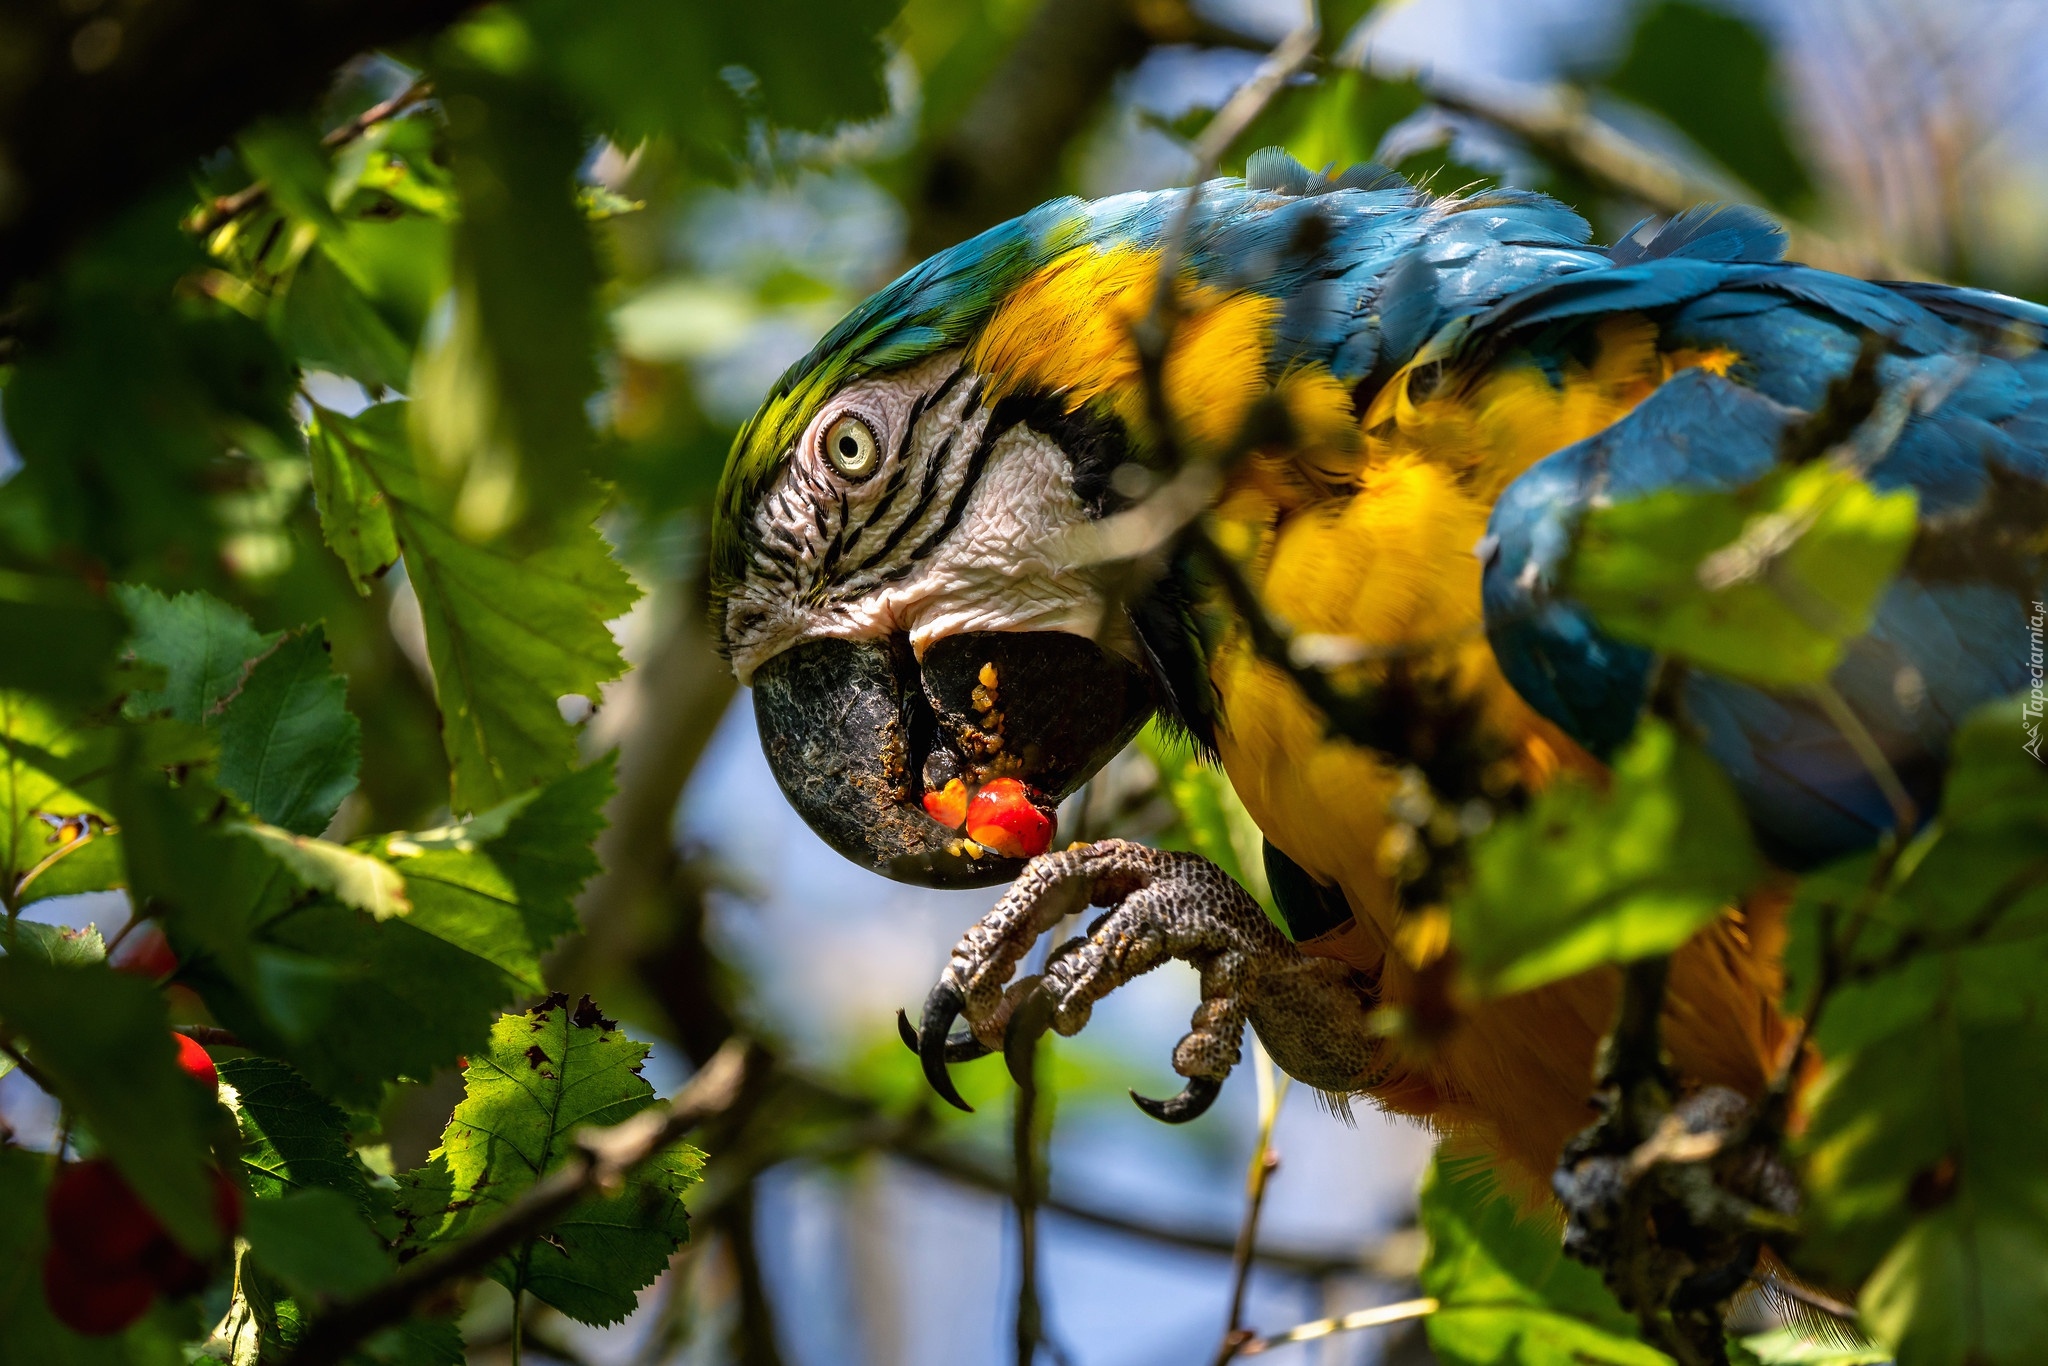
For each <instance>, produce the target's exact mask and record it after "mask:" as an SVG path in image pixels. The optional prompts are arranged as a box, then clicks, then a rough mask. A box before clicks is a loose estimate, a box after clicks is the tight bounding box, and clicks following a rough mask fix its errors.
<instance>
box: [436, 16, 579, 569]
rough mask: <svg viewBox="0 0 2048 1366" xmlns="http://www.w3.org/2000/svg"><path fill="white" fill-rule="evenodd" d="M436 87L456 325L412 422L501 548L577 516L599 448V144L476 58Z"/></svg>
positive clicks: (484, 534)
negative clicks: (591, 200) (594, 209)
mask: <svg viewBox="0 0 2048 1366" xmlns="http://www.w3.org/2000/svg"><path fill="white" fill-rule="evenodd" d="M514 22H516V21H514ZM435 80H436V85H437V88H438V89H439V92H440V94H441V97H442V101H443V106H444V108H446V110H447V111H448V138H449V153H450V164H451V167H452V169H453V171H454V174H455V183H456V187H457V189H458V190H459V191H460V192H461V196H462V205H463V213H462V219H461V221H460V223H459V224H458V225H457V226H456V232H455V287H454V291H453V296H452V299H451V304H452V309H453V311H452V316H451V324H450V325H449V326H448V327H447V328H446V329H445V330H442V331H441V333H440V335H439V336H438V337H435V336H433V335H432V334H431V333H430V336H429V340H428V343H427V345H426V346H425V347H424V348H423V349H422V351H421V354H420V357H419V360H418V362H417V365H416V367H415V369H414V372H413V377H412V380H411V382H410V384H409V385H408V388H409V391H410V392H411V394H412V396H413V400H414V402H413V405H412V407H411V410H410V414H411V422H412V429H413V436H414V441H415V443H416V445H417V447H418V449H419V451H420V453H421V455H422V456H423V459H422V460H421V462H420V464H419V467H418V472H419V474H420V475H421V476H422V477H423V478H424V479H426V480H427V481H429V482H430V483H432V484H434V485H437V486H439V487H441V488H443V489H446V490H448V491H449V494H450V496H449V498H448V500H447V511H448V516H449V523H450V525H451V526H452V527H453V528H454V529H455V530H456V531H458V532H459V533H460V534H461V535H463V536H464V537H466V538H468V539H470V540H473V541H488V540H490V539H492V538H494V537H497V536H499V535H501V534H502V533H504V532H506V531H508V530H511V529H513V528H526V529H531V528H534V527H543V526H548V525H552V524H553V522H554V518H555V515H556V513H557V512H558V511H561V510H564V509H570V510H573V509H574V508H575V507H576V506H577V505H578V504H579V503H580V502H581V501H582V499H583V496H584V480H585V479H586V478H587V476H588V472H589V470H590V468H591V462H592V460H593V458H594V456H595V454H596V450H597V447H596V443H595V441H594V440H593V438H592V434H591V430H590V419H589V417H588V414H587V410H586V407H585V405H586V403H587V402H588V400H589V398H590V396H591V395H592V394H593V393H595V392H596V391H597V389H598V374H597V364H596V353H597V331H596V319H595V305H594V294H595V291H596V288H597V254H596V251H595V249H594V248H593V246H592V242H591V233H590V225H589V223H588V222H587V221H586V220H585V218H584V215H583V213H582V211H581V209H580V208H579V207H578V206H577V203H576V198H575V194H576V189H575V179H576V170H577V167H578V166H579V165H580V164H581V163H582V161H583V157H584V148H585V142H586V134H585V132H584V130H583V128H582V126H581V125H580V124H578V123H577V122H576V121H575V120H574V119H573V118H571V117H569V113H568V111H567V110H566V109H565V108H564V107H563V106H562V105H561V102H560V101H559V100H557V99H554V98H552V97H551V96H549V95H548V94H547V93H546V92H545V90H544V88H542V87H540V86H539V85H538V83H536V82H534V81H531V80H508V79H505V78H504V77H503V76H500V75H497V74H495V73H493V72H491V71H489V70H486V69H483V68H480V67H478V66H477V65H475V64H474V63H470V62H463V61H449V62H447V63H444V64H443V65H442V66H441V68H440V69H439V70H437V71H436V73H435ZM580 520H581V519H578V521H580ZM574 524H576V523H574V522H572V525H574Z"/></svg>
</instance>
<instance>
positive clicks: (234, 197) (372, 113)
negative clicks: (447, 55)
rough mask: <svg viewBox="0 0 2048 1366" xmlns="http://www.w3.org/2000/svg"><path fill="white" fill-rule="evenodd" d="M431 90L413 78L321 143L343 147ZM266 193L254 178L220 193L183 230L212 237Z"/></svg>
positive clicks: (332, 147)
mask: <svg viewBox="0 0 2048 1366" xmlns="http://www.w3.org/2000/svg"><path fill="white" fill-rule="evenodd" d="M433 93H434V86H433V82H431V81H427V80H417V81H414V82H413V83H412V84H411V85H409V86H407V87H406V88H405V89H404V90H402V91H400V92H399V93H398V94H396V95H393V96H392V97H391V98H390V99H388V100H385V101H383V102H382V103H379V104H373V105H371V106H370V107H369V108H368V109H365V110H364V111H363V112H362V113H360V114H358V115H356V116H355V117H354V118H352V119H350V120H349V121H348V122H347V123H344V124H342V125H341V126H340V127H339V128H333V129H329V130H328V131H327V132H326V133H324V134H322V135H321V138H320V145H321V146H322V147H325V148H326V149H328V150H329V151H333V150H335V149H336V148H340V147H346V146H348V144H350V143H351V142H354V141H355V140H356V139H357V138H360V137H361V136H363V134H365V133H367V132H369V131H370V129H371V128H373V127H374V126H376V125H377V124H380V123H382V122H384V121H385V120H386V119H390V118H393V117H395V116H397V115H399V114H402V113H404V112H405V111H406V110H408V109H410V108H412V107H413V106H414V105H416V104H418V103H420V102H421V101H422V100H425V99H427V98H429V97H430V96H431V95H432V94H433ZM269 196H270V184H269V182H267V181H262V180H258V181H253V182H251V183H250V184H248V185H245V186H243V187H242V188H241V189H239V190H236V191H235V192H234V193H233V194H224V195H221V196H220V197H219V198H217V199H215V200H214V201H213V202H212V203H211V204H208V205H207V206H206V207H205V208H203V209H200V210H198V211H197V212H195V213H194V214H192V215H191V217H189V218H187V219H186V220H185V227H186V230H187V231H189V232H192V233H194V234H196V235H197V236H199V237H202V238H204V237H211V236H212V235H213V234H214V233H216V232H218V231H219V230H220V229H221V228H223V227H225V226H227V225H228V224H229V223H232V222H233V221H234V220H235V219H237V218H240V217H241V216H242V215H243V214H245V213H247V212H249V210H251V209H253V208H255V207H256V206H257V205H258V204H261V203H263V202H264V200H266V199H267V198H269Z"/></svg>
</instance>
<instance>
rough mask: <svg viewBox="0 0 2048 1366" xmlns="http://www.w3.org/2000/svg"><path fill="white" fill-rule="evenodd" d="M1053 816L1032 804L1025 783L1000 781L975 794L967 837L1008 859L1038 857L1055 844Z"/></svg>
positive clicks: (968, 822) (968, 817)
mask: <svg viewBox="0 0 2048 1366" xmlns="http://www.w3.org/2000/svg"><path fill="white" fill-rule="evenodd" d="M1052 831H1053V822H1052V817H1050V816H1048V815H1046V814H1045V813H1044V812H1043V811H1040V810H1039V809H1038V808H1037V807H1036V806H1035V805H1033V804H1032V801H1031V797H1030V795H1029V794H1028V793H1026V792H1025V790H1024V784H1022V783H1020V782H1018V781H1017V780H1016V779H1015V778H998V779H996V780H995V781H994V782H992V783H990V784H989V785H988V786H986V787H984V788H982V789H981V791H979V792H977V793H975V794H974V800H973V802H971V803H970V804H969V805H968V808H967V838H969V839H971V840H973V841H974V842H975V843H976V844H978V845H980V846H981V847H982V848H984V849H986V850H988V851H989V852H991V853H995V854H1001V855H1002V856H1003V857H1005V858H1034V857H1036V856H1037V855H1039V854H1042V853H1044V852H1045V851H1046V849H1047V848H1048V847H1049V846H1050V845H1051V844H1052Z"/></svg>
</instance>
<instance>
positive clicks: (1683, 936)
mask: <svg viewBox="0 0 2048 1366" xmlns="http://www.w3.org/2000/svg"><path fill="white" fill-rule="evenodd" d="M1761 869H1762V865H1761V863H1760V862H1759V860H1758V858H1757V856H1756V853H1755V851H1754V849H1753V848H1752V846H1751V844H1750V837H1749V825H1748V821H1747V819H1746V818H1745V817H1744V815H1743V811H1742V806H1741V803H1740V802H1739V801H1738V800H1737V798H1736V796H1735V792H1734V789H1733V788H1732V787H1731V786H1730V784H1729V782H1728V778H1727V775H1726V774H1724V773H1722V772H1721V770H1720V768H1719V767H1718V766H1716V765H1715V764H1714V762H1713V761H1712V760H1711V759H1709V758H1707V756H1706V755H1705V754H1704V753H1702V752H1701V751H1700V750H1699V748H1698V747H1697V746H1696V745H1694V744H1692V743H1691V742H1690V741H1688V740H1684V739H1681V738H1680V737H1679V736H1678V735H1677V734H1676V733H1675V732H1674V731H1672V729H1671V728H1670V727H1669V726H1667V725H1665V724H1663V723H1662V722H1660V721H1657V720H1655V719H1654V718H1645V719H1644V720H1643V721H1642V723H1641V724H1639V725H1638V726H1637V727H1636V733H1635V735H1634V737H1633V738H1632V739H1631V740H1630V741H1629V743H1628V746H1627V748H1625V749H1624V750H1623V751H1622V752H1621V753H1620V754H1619V755H1617V756H1616V758H1615V761H1614V768H1613V772H1612V775H1611V778H1610V782H1609V786H1608V789H1607V791H1605V792H1601V791H1598V790H1596V789H1595V788H1593V787H1592V786H1590V785H1588V784H1586V783H1582V782H1578V781H1574V780H1570V779H1564V780H1560V781H1559V782H1558V783H1557V784H1555V785H1554V786H1552V787H1551V788H1549V789H1548V790H1546V791H1544V792H1543V793H1542V794H1541V795H1539V796H1538V797H1537V799H1536V800H1535V802H1534V803H1533V804H1531V806H1530V808H1529V809H1528V810H1527V811H1525V812H1523V813H1521V814H1519V815H1516V816H1513V817H1510V818H1509V819H1507V820H1505V821H1502V822H1501V823H1500V824H1499V825H1498V826H1496V827H1495V828H1494V829H1493V830H1492V831H1491V832H1489V833H1488V834H1487V835H1486V836H1484V837H1483V838H1482V839H1481V840H1479V842H1478V844H1477V846H1476V847H1475V848H1474V849H1473V852H1472V877H1471V881H1470V883H1469V885H1468V886H1467V887H1465V888H1464V889H1463V890H1462V891H1461V892H1460V893H1458V895H1457V896H1456V897H1455V898H1454V900H1453V902H1452V907H1451V934H1452V938H1453V939H1454V940H1455V941H1456V943H1457V945H1458V948H1459V951H1460V953H1461V954H1462V955H1463V962H1464V965H1465V968H1466V970H1467V971H1468V972H1469V973H1470V974H1471V976H1472V978H1473V980H1474V982H1475V983H1476V984H1477V985H1478V986H1479V988H1480V989H1481V990H1483V991H1487V992H1513V991H1527V990H1529V989H1530V988H1532V987H1537V986H1541V985H1543V984H1544V983H1546V982H1554V981H1556V980H1558V979H1559V978H1562V977H1569V976H1571V975H1573V974H1574V973H1579V972H1584V971H1585V970H1586V969H1588V968H1592V967H1598V966H1600V965H1601V964H1605V963H1626V962H1630V961H1632V960H1634V959H1638V958H1645V957H1649V956H1651V955H1653V954H1660V953H1669V952H1671V951H1672V950H1673V949H1675V948H1677V947H1678V946H1679V945H1680V944H1682V943H1684V942H1685V941H1686V940H1687V939H1689V938H1690V937H1691V936H1692V935H1693V933H1694V932H1696V931H1697V930H1699V929H1700V928H1701V927H1703V926H1705V925H1707V924H1708V923H1710V922H1711V921H1712V920H1713V919H1714V918H1715V917H1716V916H1717V915H1719V914H1720V913H1721V911H1722V909H1723V908H1724V907H1726V906H1728V905H1729V904H1731V903H1732V902H1733V901H1734V900H1735V899H1736V898H1737V897H1739V896H1740V894H1741V893H1742V892H1743V891H1744V890H1746V889H1747V888H1748V887H1749V885H1750V884H1751V883H1752V882H1753V881H1755V879H1756V878H1757V876H1758V875H1759V873H1760V872H1761Z"/></svg>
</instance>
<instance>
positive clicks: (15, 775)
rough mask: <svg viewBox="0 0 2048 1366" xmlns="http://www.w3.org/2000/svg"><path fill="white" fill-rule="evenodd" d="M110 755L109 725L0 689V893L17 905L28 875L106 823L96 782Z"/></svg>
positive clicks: (39, 874) (43, 871) (27, 888)
mask: <svg viewBox="0 0 2048 1366" xmlns="http://www.w3.org/2000/svg"><path fill="white" fill-rule="evenodd" d="M114 753H115V743H114V732H113V731H112V730H111V729H109V728H107V727H104V726H93V727H88V726H84V725H81V724H79V723H78V722H77V721H75V720H73V719H71V717H70V715H69V714H68V713H67V712H66V711H64V710H63V709H61V708H60V707H59V706H58V705H57V704H55V703H53V702H46V701H43V700H42V699H40V698H37V697H34V696H31V695H30V694H27V693H19V692H0V890H4V891H5V892H6V896H5V897H4V898H0V899H4V900H5V901H6V902H7V903H8V904H9V905H19V904H22V903H23V902H25V901H26V900H27V898H28V897H29V896H30V895H31V889H32V888H34V886H35V882H31V881H27V879H29V878H31V877H33V878H34V879H35V880H36V881H41V880H42V879H43V878H44V877H47V876H49V873H50V871H51V870H53V869H55V868H56V867H57V866H59V865H60V864H61V862H62V861H63V860H64V859H66V858H67V857H69V856H71V855H73V854H74V853H75V852H76V851H78V850H80V849H81V848H82V847H83V844H84V842H85V841H86V840H88V839H89V838H92V837H96V836H98V835H99V833H100V832H102V831H104V830H105V829H106V826H107V822H108V820H109V819H110V817H111V814H112V813H111V812H110V811H109V809H108V807H107V806H106V805H105V800H106V796H105V791H104V787H103V783H104V779H105V776H106V774H107V772H108V771H109V769H110V767H111V765H112V763H113V758H114ZM46 894H47V893H44V892H41V891H35V892H34V893H33V895H36V896H39V897H40V896H42V895H46Z"/></svg>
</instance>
